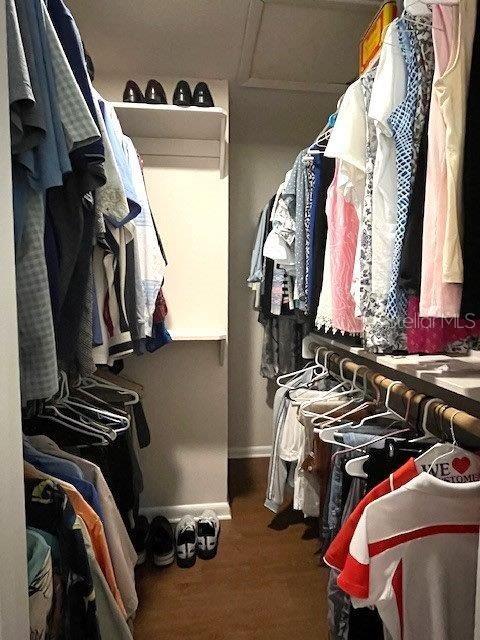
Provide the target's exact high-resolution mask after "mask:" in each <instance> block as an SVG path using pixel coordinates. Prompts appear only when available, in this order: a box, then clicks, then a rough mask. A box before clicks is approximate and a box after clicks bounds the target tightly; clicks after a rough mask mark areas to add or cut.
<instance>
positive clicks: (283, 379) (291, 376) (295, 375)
mask: <svg viewBox="0 0 480 640" xmlns="http://www.w3.org/2000/svg"><path fill="white" fill-rule="evenodd" d="M321 366H322V365H319V364H317V362H316V361H314V363H313V364H307V365H305V366H304V367H303V368H302V369H298V370H297V371H292V372H291V373H284V374H283V375H281V376H279V377H278V378H277V384H278V386H279V387H282V388H284V389H297V388H298V387H299V386H301V384H295V383H294V382H292V383H288V380H292V381H295V380H296V379H299V378H300V377H301V376H302V375H303V374H305V373H308V371H315V370H316V369H318V368H319V367H321ZM327 374H328V371H327V372H326V371H321V373H320V374H319V375H320V376H324V375H327ZM318 379H321V378H318ZM300 383H301V380H300Z"/></svg>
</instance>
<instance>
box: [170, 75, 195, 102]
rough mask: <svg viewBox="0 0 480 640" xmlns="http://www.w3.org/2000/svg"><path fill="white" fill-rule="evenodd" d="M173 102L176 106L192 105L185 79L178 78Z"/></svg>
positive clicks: (190, 94) (190, 93)
mask: <svg viewBox="0 0 480 640" xmlns="http://www.w3.org/2000/svg"><path fill="white" fill-rule="evenodd" d="M173 104H174V105H176V106H177V107H190V106H191V105H192V92H191V90H190V85H189V84H188V82H187V81H186V80H180V82H179V83H178V84H177V86H176V87H175V91H174V92H173Z"/></svg>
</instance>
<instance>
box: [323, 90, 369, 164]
mask: <svg viewBox="0 0 480 640" xmlns="http://www.w3.org/2000/svg"><path fill="white" fill-rule="evenodd" d="M366 137H367V136H366V121H365V102H364V99H363V91H362V85H361V82H360V80H357V81H356V82H354V83H353V84H351V85H350V86H349V87H348V89H347V91H346V92H345V95H344V97H343V100H342V103H341V105H340V108H339V110H338V115H337V119H336V121H335V125H334V127H333V129H332V132H331V135H330V139H329V141H328V144H327V148H326V149H325V156H326V157H327V158H338V159H339V160H342V161H343V162H346V163H348V164H350V165H352V166H353V167H355V169H358V170H359V171H361V172H364V171H365V162H366V158H365V156H366Z"/></svg>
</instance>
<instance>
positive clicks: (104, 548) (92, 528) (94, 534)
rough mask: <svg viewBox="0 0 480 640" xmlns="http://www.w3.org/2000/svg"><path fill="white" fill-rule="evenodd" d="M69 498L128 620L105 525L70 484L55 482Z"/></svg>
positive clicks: (114, 595)
mask: <svg viewBox="0 0 480 640" xmlns="http://www.w3.org/2000/svg"><path fill="white" fill-rule="evenodd" d="M55 482H57V483H58V484H59V485H60V486H61V487H62V489H63V490H64V491H65V493H66V494H67V496H68V499H69V500H70V502H71V503H72V507H73V508H74V510H75V513H76V514H77V516H80V518H81V519H82V520H83V521H84V523H85V525H86V527H87V530H88V533H89V535H90V540H91V541H92V546H93V550H94V552H95V558H96V559H97V562H98V564H99V565H100V568H101V569H102V572H103V575H104V576H105V579H106V581H107V583H108V586H109V587H110V590H111V592H112V594H113V597H114V598H115V600H116V602H117V604H118V606H119V608H120V611H121V612H122V615H123V616H125V619H126V618H127V613H126V611H125V607H124V605H123V600H122V596H121V595H120V591H119V590H118V586H117V581H116V579H115V573H114V572H113V565H112V560H111V558H110V552H109V550H108V545H107V539H106V537H105V532H104V530H103V524H102V521H101V520H100V518H99V517H98V515H97V514H96V513H95V511H94V510H93V509H92V507H91V506H90V505H89V504H88V502H86V501H85V500H84V499H83V497H82V496H81V495H80V493H79V492H78V491H77V490H76V489H75V487H73V486H72V485H71V484H68V482H63V480H55Z"/></svg>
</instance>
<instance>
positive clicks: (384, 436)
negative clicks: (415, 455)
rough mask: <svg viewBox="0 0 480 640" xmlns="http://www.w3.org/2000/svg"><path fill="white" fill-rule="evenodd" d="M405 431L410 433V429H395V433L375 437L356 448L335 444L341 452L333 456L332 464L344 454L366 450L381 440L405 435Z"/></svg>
mask: <svg viewBox="0 0 480 640" xmlns="http://www.w3.org/2000/svg"><path fill="white" fill-rule="evenodd" d="M407 431H410V427H405V428H403V429H397V430H395V431H391V432H390V433H386V434H384V435H383V436H376V437H375V438H373V439H372V440H369V441H368V442H364V443H363V444H359V445H358V446H357V447H350V446H348V445H346V444H343V443H339V442H337V443H336V444H341V446H342V447H343V449H342V450H341V451H336V452H335V453H334V454H333V456H332V462H333V461H334V460H335V458H338V457H339V456H341V455H344V454H345V453H348V452H349V451H360V450H362V449H366V448H367V447H370V446H372V445H373V444H375V443H377V442H382V440H386V439H387V438H392V437H393V436H397V435H400V434H401V433H406V432H407Z"/></svg>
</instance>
